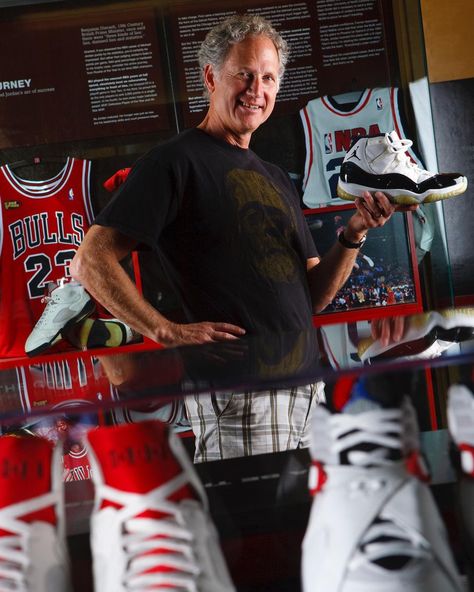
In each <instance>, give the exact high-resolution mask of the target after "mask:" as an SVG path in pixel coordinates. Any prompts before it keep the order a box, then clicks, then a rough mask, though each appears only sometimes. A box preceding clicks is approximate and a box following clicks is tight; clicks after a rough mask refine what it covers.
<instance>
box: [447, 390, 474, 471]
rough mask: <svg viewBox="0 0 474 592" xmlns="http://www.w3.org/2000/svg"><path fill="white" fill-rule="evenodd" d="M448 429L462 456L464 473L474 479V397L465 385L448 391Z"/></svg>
mask: <svg viewBox="0 0 474 592" xmlns="http://www.w3.org/2000/svg"><path fill="white" fill-rule="evenodd" d="M447 412H448V428H449V433H450V434H451V438H452V439H453V440H454V442H455V444H456V446H457V449H458V451H459V456H460V465H461V469H462V471H463V473H465V474H466V475H469V476H470V477H474V396H473V394H472V392H471V391H470V389H469V388H468V387H467V386H465V385H463V384H454V385H452V386H451V387H450V388H449V391H448V408H447Z"/></svg>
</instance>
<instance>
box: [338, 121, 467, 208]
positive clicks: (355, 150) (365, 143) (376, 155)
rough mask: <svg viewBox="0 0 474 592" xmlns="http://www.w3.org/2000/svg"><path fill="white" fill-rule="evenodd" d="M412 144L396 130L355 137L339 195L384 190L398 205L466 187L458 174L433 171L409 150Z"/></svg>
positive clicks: (343, 168)
mask: <svg viewBox="0 0 474 592" xmlns="http://www.w3.org/2000/svg"><path fill="white" fill-rule="evenodd" d="M412 144H413V142H412V141H411V140H402V139H400V138H399V137H398V134H397V133H396V132H395V131H393V132H391V133H390V134H388V133H386V134H381V135H378V136H373V137H361V138H357V139H356V140H354V143H353V145H352V147H351V148H350V150H349V152H348V153H347V154H346V156H345V158H344V161H343V163H342V165H341V172H340V176H339V181H338V185H337V194H338V196H339V197H341V198H342V199H348V200H354V199H356V198H357V197H360V196H361V195H362V193H363V192H364V191H370V192H371V193H372V192H374V191H382V192H383V193H385V195H387V197H389V198H390V200H391V201H392V202H394V203H397V204H405V205H408V204H420V203H430V202H434V201H438V200H440V199H447V198H449V197H455V196H456V195H460V194H461V193H464V192H465V191H466V189H467V179H466V177H464V176H463V175H461V174H459V173H431V172H430V171H426V170H425V169H422V168H420V167H419V166H418V165H416V164H415V163H414V162H413V161H412V160H411V159H410V157H409V156H408V154H407V153H406V151H407V150H408V149H409V148H410V146H411V145H412Z"/></svg>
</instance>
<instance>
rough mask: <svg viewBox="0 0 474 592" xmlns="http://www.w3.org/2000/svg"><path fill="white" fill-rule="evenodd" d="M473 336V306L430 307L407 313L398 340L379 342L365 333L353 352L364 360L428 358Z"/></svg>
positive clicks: (434, 356)
mask: <svg viewBox="0 0 474 592" xmlns="http://www.w3.org/2000/svg"><path fill="white" fill-rule="evenodd" d="M473 336H474V308H472V307H464V308H453V309H445V310H441V311H434V310H433V311H429V312H425V313H421V314H415V315H411V316H409V317H407V319H406V325H405V331H404V334H403V337H402V339H401V340H400V341H396V342H393V341H392V342H390V343H388V344H387V345H382V342H381V340H380V339H373V338H372V337H367V338H365V339H361V340H360V342H359V343H358V347H357V352H358V355H359V358H360V359H361V360H362V361H363V362H366V363H368V362H370V361H372V360H373V361H375V360H384V359H392V358H401V357H403V358H404V359H406V360H409V359H430V358H436V357H438V356H440V355H441V354H442V353H443V352H444V351H446V350H447V349H449V348H450V347H451V346H452V345H454V344H456V343H461V342H463V341H467V340H469V339H472V338H473Z"/></svg>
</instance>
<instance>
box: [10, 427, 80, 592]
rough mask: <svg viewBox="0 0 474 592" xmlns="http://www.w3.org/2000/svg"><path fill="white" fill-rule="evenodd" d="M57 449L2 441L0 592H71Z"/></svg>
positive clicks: (24, 439)
mask: <svg viewBox="0 0 474 592" xmlns="http://www.w3.org/2000/svg"><path fill="white" fill-rule="evenodd" d="M60 454H61V449H60V447H56V448H54V449H53V446H52V444H50V443H49V442H48V441H47V440H45V439H44V438H38V437H34V436H2V437H1V438H0V462H1V466H2V471H1V472H0V591H2V592H7V591H13V590H14V591H17V592H53V591H54V592H66V591H70V590H71V586H70V580H69V564H68V558H67V551H66V545H65V538H64V537H65V534H64V529H65V526H64V507H63V495H62V492H63V490H62V467H61V456H60Z"/></svg>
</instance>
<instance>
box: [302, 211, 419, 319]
mask: <svg viewBox="0 0 474 592" xmlns="http://www.w3.org/2000/svg"><path fill="white" fill-rule="evenodd" d="M353 213H354V206H353V205H346V206H340V207H329V208H321V209H317V210H305V217H306V220H307V223H308V226H309V229H310V232H311V235H312V237H313V240H314V243H315V245H316V248H317V250H318V253H319V254H320V255H321V256H322V255H324V254H325V253H326V252H327V251H329V250H330V249H331V247H332V246H333V245H334V243H335V242H336V241H337V238H338V236H339V234H340V233H341V232H343V231H344V228H345V226H346V224H347V222H348V220H349V218H350V217H351V216H352V214H353ZM420 310H421V295H420V282H419V276H418V270H417V266H416V259H415V256H414V242H413V231H412V222H411V218H410V215H409V214H396V215H395V216H392V218H391V219H390V220H389V221H388V222H387V224H385V225H384V226H382V227H380V228H374V229H372V230H371V231H370V232H369V233H368V235H367V240H366V242H365V244H364V245H363V247H362V248H361V249H360V251H359V252H358V254H357V258H356V261H355V263H354V267H353V269H352V272H351V274H350V276H349V278H348V280H347V281H346V283H345V284H344V286H343V287H342V288H341V289H340V290H339V291H338V292H337V294H336V296H335V297H334V299H333V300H332V302H331V303H330V304H329V305H328V306H327V307H326V308H325V310H324V311H323V312H321V313H319V314H318V315H316V317H315V324H322V323H326V322H346V321H348V320H358V319H370V318H375V317H382V316H388V315H391V314H394V313H395V312H397V313H398V314H410V313H412V312H417V311H420Z"/></svg>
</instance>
